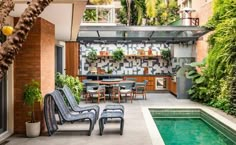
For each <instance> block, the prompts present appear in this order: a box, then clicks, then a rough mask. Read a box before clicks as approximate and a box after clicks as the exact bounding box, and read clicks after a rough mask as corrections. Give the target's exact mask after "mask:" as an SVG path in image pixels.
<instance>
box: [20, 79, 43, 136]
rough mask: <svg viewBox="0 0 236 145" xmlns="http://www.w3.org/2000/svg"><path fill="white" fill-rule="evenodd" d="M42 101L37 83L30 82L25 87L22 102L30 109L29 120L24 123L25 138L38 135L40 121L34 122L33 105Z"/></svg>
mask: <svg viewBox="0 0 236 145" xmlns="http://www.w3.org/2000/svg"><path fill="white" fill-rule="evenodd" d="M41 100H42V93H41V91H40V88H39V83H38V82H37V81H34V80H32V81H31V83H29V84H26V85H25V89H24V102H25V104H26V105H28V106H29V107H30V112H29V115H30V117H31V120H30V121H28V122H26V123H25V125H26V136H27V137H37V136H39V134H40V121H36V120H35V112H34V104H35V102H40V101H41Z"/></svg>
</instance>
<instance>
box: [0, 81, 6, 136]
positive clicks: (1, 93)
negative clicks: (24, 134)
mask: <svg viewBox="0 0 236 145" xmlns="http://www.w3.org/2000/svg"><path fill="white" fill-rule="evenodd" d="M6 91H7V87H6V77H5V78H3V79H2V80H1V81H0V134H1V133H3V132H4V131H6V130H7V97H6V96H7V93H6Z"/></svg>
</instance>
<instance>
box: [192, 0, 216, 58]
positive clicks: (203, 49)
mask: <svg viewBox="0 0 236 145" xmlns="http://www.w3.org/2000/svg"><path fill="white" fill-rule="evenodd" d="M212 4H213V3H212V1H211V0H207V1H206V0H199V1H192V7H193V9H194V10H196V12H194V13H193V17H195V18H199V22H200V26H203V25H205V24H206V23H207V21H208V20H209V19H210V18H211V16H212V13H213V12H212ZM209 34H211V33H209ZM209 34H206V35H204V36H203V37H201V38H200V39H199V40H198V41H197V45H196V50H197V57H196V61H202V60H203V59H204V58H205V57H206V56H207V54H208V43H207V39H208V36H209Z"/></svg>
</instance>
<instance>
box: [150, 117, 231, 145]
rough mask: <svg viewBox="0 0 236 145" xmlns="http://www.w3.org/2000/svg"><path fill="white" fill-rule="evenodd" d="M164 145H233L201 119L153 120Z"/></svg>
mask: <svg viewBox="0 0 236 145" xmlns="http://www.w3.org/2000/svg"><path fill="white" fill-rule="evenodd" d="M154 121H155V123H156V125H157V128H158V130H159V132H160V134H161V136H162V138H163V140H164V142H165V144H166V145H234V143H233V142H232V141H230V140H229V139H228V138H226V137H225V136H224V135H223V134H221V133H219V132H218V131H217V130H215V129H214V128H213V127H211V126H210V125H208V124H207V123H206V122H204V121H203V120H202V119H201V118H154Z"/></svg>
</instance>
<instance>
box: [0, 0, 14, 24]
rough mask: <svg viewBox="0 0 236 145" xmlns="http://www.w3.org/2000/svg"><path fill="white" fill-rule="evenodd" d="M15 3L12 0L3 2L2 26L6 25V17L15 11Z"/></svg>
mask: <svg viewBox="0 0 236 145" xmlns="http://www.w3.org/2000/svg"><path fill="white" fill-rule="evenodd" d="M14 5H15V3H14V2H13V1H12V0H2V2H1V3H0V25H1V27H2V26H3V25H4V23H5V21H6V17H7V16H8V15H9V13H10V12H11V11H12V10H13V8H14Z"/></svg>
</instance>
